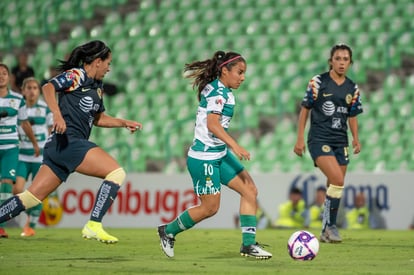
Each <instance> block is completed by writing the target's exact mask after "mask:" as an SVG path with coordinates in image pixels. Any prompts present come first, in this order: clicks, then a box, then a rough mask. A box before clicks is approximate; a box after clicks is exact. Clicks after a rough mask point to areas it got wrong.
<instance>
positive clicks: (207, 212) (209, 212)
mask: <svg viewBox="0 0 414 275" xmlns="http://www.w3.org/2000/svg"><path fill="white" fill-rule="evenodd" d="M219 209H220V201H214V202H209V203H208V204H206V205H203V215H204V217H205V218H208V217H211V216H214V215H215V214H216V213H217V212H218V210H219Z"/></svg>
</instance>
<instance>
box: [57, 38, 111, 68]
mask: <svg viewBox="0 0 414 275" xmlns="http://www.w3.org/2000/svg"><path fill="white" fill-rule="evenodd" d="M110 52H111V49H109V48H108V47H107V46H106V45H105V43H104V42H102V41H99V40H94V41H90V42H88V43H86V44H83V45H80V46H78V47H76V48H74V49H73V50H72V52H71V53H70V55H69V57H68V59H67V60H59V62H60V63H61V64H60V65H59V66H58V67H57V69H58V70H59V71H61V72H63V71H66V70H69V69H72V68H77V67H81V66H82V65H83V64H90V63H92V62H93V61H94V60H95V59H97V58H101V59H102V60H105V59H107V58H108V57H109V53H110Z"/></svg>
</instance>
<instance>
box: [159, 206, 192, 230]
mask: <svg viewBox="0 0 414 275" xmlns="http://www.w3.org/2000/svg"><path fill="white" fill-rule="evenodd" d="M195 224H196V222H194V221H193V219H192V218H191V217H190V214H189V213H188V210H185V211H184V212H183V213H181V214H180V215H179V216H178V217H177V218H176V219H175V220H174V221H172V222H170V223H169V224H167V227H166V228H165V233H167V234H172V235H173V236H175V235H177V234H178V233H180V232H183V231H184V230H187V229H190V228H191V227H193V226H194V225H195Z"/></svg>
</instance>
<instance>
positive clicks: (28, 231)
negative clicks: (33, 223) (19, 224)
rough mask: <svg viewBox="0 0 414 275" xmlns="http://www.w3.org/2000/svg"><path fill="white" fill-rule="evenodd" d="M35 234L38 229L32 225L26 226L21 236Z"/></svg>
mask: <svg viewBox="0 0 414 275" xmlns="http://www.w3.org/2000/svg"><path fill="white" fill-rule="evenodd" d="M35 234H36V231H35V230H34V229H33V228H31V227H30V226H25V227H24V228H23V232H22V233H21V234H20V236H22V237H31V236H34V235H35Z"/></svg>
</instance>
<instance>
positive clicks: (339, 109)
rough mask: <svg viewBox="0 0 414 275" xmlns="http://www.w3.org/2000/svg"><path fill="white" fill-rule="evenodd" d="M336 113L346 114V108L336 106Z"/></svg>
mask: <svg viewBox="0 0 414 275" xmlns="http://www.w3.org/2000/svg"><path fill="white" fill-rule="evenodd" d="M336 112H337V113H342V114H347V113H348V108H346V107H343V106H338V108H336Z"/></svg>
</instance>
